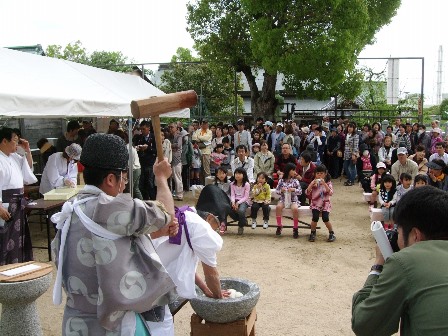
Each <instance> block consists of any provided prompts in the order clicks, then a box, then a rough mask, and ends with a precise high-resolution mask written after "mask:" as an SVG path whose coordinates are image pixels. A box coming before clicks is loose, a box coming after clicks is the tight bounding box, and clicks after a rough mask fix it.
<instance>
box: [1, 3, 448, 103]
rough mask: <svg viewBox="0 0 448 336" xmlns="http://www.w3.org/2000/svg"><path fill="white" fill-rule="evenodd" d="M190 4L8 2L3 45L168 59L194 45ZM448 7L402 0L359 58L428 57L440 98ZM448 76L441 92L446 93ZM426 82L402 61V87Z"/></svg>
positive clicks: (430, 95) (429, 87)
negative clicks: (75, 46) (75, 47)
mask: <svg viewBox="0 0 448 336" xmlns="http://www.w3.org/2000/svg"><path fill="white" fill-rule="evenodd" d="M187 2H188V1H187V0H161V1H154V0H146V1H144V0H127V1H120V0H108V1H98V0H97V1H95V0H89V1H87V0H78V1H65V0H45V1H43V0H9V1H8V0H4V1H0V46H3V47H6V46H19V45H22V46H23V45H34V44H41V45H42V46H43V48H44V49H45V48H46V47H47V46H48V45H50V44H58V45H61V46H63V47H64V46H66V45H67V44H68V43H72V42H74V41H76V40H80V41H81V42H82V44H83V46H84V47H85V48H86V49H87V51H88V52H92V51H94V50H106V51H121V52H122V53H123V54H124V55H125V56H128V57H129V58H130V59H133V60H134V61H135V62H137V63H140V62H141V63H147V62H148V63H150V62H154V63H158V62H169V61H170V59H171V57H172V55H174V54H175V52H176V49H177V48H178V47H185V48H192V47H193V41H192V40H191V38H190V36H189V34H188V33H187V32H186V19H185V17H186V7H185V4H186V3H187ZM447 13H448V1H445V0H425V1H422V0H402V5H401V7H400V9H399V10H398V14H397V16H396V17H394V18H393V20H392V22H391V24H389V25H388V26H386V27H384V28H383V29H382V30H381V31H379V32H378V34H377V36H376V40H377V41H376V43H375V44H374V45H372V46H367V47H366V48H365V50H364V51H363V52H362V53H361V55H360V57H389V56H391V57H425V84H424V85H425V90H424V91H425V97H426V102H425V103H426V104H431V103H435V96H436V84H437V52H438V48H439V46H440V45H443V47H444V48H445V50H444V52H445V55H446V54H447V53H448V28H447V26H446V24H445V22H446V19H445V17H446V15H447ZM446 59H447V57H446V56H444V60H446ZM361 62H362V63H363V64H366V65H369V66H371V67H374V68H375V69H376V70H382V69H383V68H385V67H386V61H380V60H378V61H369V62H367V61H361ZM446 68H447V67H446V64H444V69H446ZM445 78H447V77H446V75H445V74H444V75H443V79H444V82H443V90H442V92H448V87H447V85H446V82H445ZM420 82H421V61H420V60H414V61H401V63H400V90H401V91H402V92H411V93H412V92H420Z"/></svg>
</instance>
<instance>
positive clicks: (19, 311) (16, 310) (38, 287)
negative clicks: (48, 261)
mask: <svg viewBox="0 0 448 336" xmlns="http://www.w3.org/2000/svg"><path fill="white" fill-rule="evenodd" d="M51 278H52V274H51V273H48V274H46V275H44V276H42V277H40V278H37V279H33V280H28V281H22V282H14V283H5V282H4V283H1V284H0V303H2V315H1V321H0V335H2V336H18V335H27V336H41V335H43V334H42V329H41V326H40V321H39V315H38V313H37V306H36V302H35V300H36V299H37V298H38V297H39V296H41V295H42V294H43V293H45V292H46V291H47V289H48V288H49V287H50V284H51Z"/></svg>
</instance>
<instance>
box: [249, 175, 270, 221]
mask: <svg viewBox="0 0 448 336" xmlns="http://www.w3.org/2000/svg"><path fill="white" fill-rule="evenodd" d="M267 179H268V175H267V174H266V173H265V172H259V173H258V174H257V183H256V184H254V186H253V187H252V197H253V203H252V207H251V209H250V217H251V218H252V229H255V228H256V227H257V212H258V210H259V209H260V207H261V209H262V211H263V220H264V224H263V229H267V228H268V226H269V223H268V222H269V212H270V211H271V208H270V207H269V203H271V187H270V186H269V184H268V183H267Z"/></svg>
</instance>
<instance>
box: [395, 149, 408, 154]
mask: <svg viewBox="0 0 448 336" xmlns="http://www.w3.org/2000/svg"><path fill="white" fill-rule="evenodd" d="M407 153H408V150H407V149H406V147H399V148H398V149H397V155H400V154H407Z"/></svg>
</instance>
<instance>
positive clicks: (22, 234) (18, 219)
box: [0, 127, 37, 265]
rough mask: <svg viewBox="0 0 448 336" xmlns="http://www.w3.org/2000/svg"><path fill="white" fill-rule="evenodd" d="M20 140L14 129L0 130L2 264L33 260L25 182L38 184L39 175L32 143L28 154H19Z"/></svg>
mask: <svg viewBox="0 0 448 336" xmlns="http://www.w3.org/2000/svg"><path fill="white" fill-rule="evenodd" d="M19 140H20V139H19V137H18V136H17V134H16V133H14V131H13V130H12V129H11V128H8V127H3V128H1V129H0V190H1V194H0V265H6V264H12V263H18V262H25V261H30V260H33V252H32V247H31V236H30V233H29V228H28V223H27V221H26V216H25V213H24V204H23V185H24V183H25V184H32V183H36V182H37V178H36V176H34V174H33V173H32V171H31V169H30V166H29V164H28V161H27V159H26V156H28V155H31V153H30V151H29V145H28V147H27V148H26V154H25V156H23V157H22V156H19V155H18V154H16V150H17V145H18V143H19ZM22 142H24V141H22ZM26 144H28V142H26Z"/></svg>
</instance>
